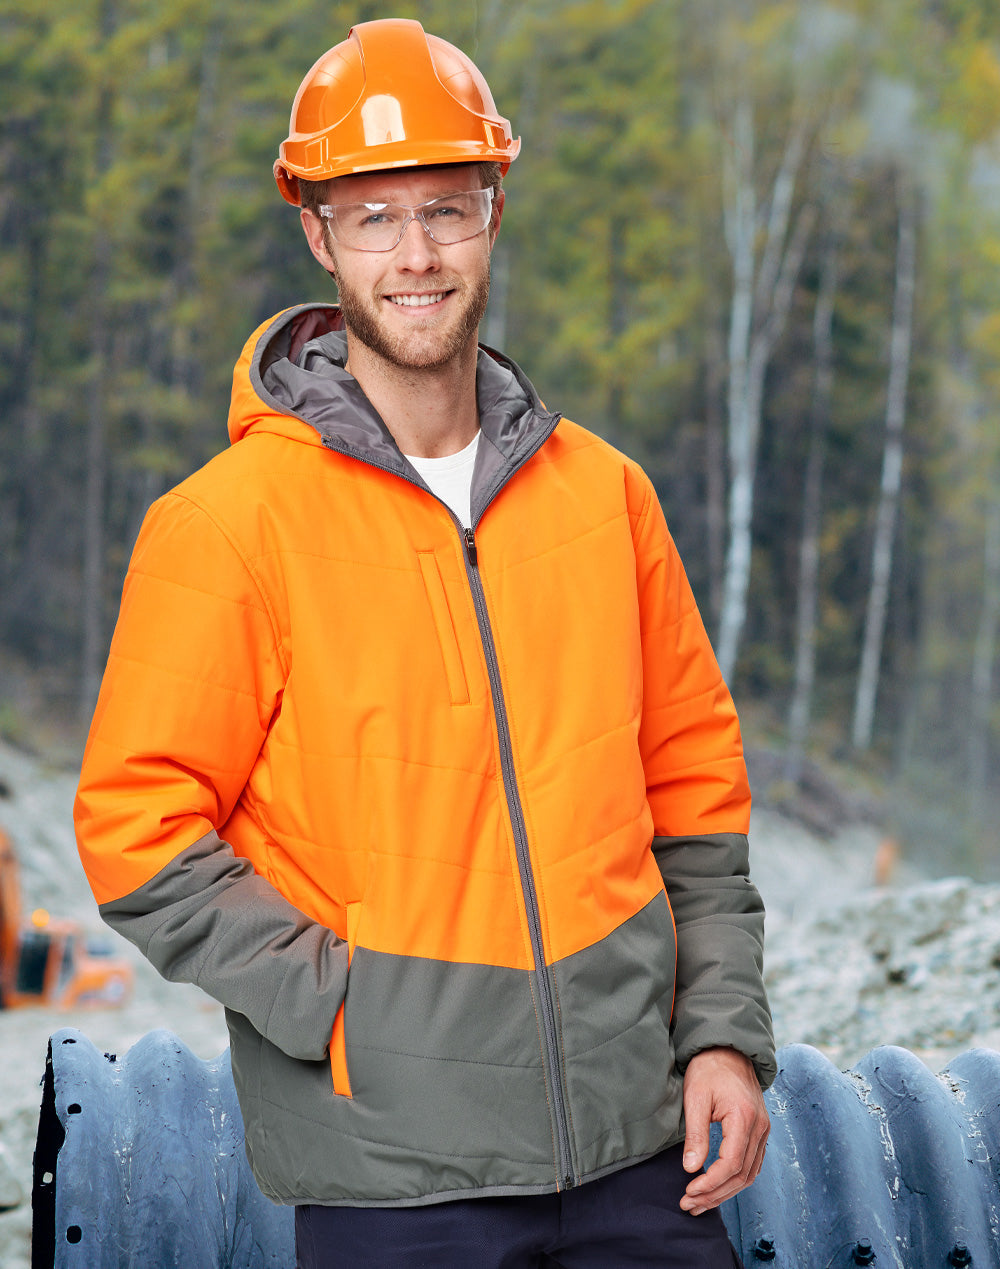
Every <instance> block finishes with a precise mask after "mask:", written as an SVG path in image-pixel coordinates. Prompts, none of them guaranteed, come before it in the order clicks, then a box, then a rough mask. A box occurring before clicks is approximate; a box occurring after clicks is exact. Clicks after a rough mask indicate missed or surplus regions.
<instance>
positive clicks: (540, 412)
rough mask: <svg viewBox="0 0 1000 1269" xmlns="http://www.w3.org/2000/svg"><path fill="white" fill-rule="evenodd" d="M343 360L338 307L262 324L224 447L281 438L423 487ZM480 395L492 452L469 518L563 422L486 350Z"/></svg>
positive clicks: (481, 460) (236, 392)
mask: <svg viewBox="0 0 1000 1269" xmlns="http://www.w3.org/2000/svg"><path fill="white" fill-rule="evenodd" d="M346 360H347V335H346V332H345V330H344V320H343V317H342V315H341V311H340V308H339V307H338V306H337V305H332V304H302V305H299V306H298V307H296V308H291V309H286V310H285V311H284V312H281V313H279V314H277V316H275V317H273V318H271V319H270V320H269V321H267V322H265V323H264V324H263V325H262V326H260V327H258V329H257V330H256V331H254V333H253V334H252V335H251V336H250V338H249V340H247V343H246V345H245V346H244V349H243V354H242V356H241V357H240V360H239V362H238V363H237V365H236V371H235V374H234V378H233V396H232V403H231V406H230V411H229V439H230V441H231V442H232V443H233V444H235V443H236V442H238V441H239V440H241V439H242V438H243V437H244V436H246V435H248V434H249V433H251V432H256V431H267V432H279V433H280V434H282V435H286V436H289V437H291V438H293V439H295V440H300V441H304V442H306V443H309V444H320V445H323V446H324V447H325V448H327V449H332V450H335V451H337V452H338V453H341V454H345V455H347V456H349V457H352V458H357V459H360V460H361V461H363V462H368V463H371V464H374V465H375V466H377V467H381V468H383V469H385V470H387V471H394V472H397V473H398V474H399V475H401V476H404V477H405V478H406V479H408V480H416V481H417V482H418V483H420V484H423V481H422V480H420V477H419V476H417V474H416V471H415V469H414V468H413V467H412V466H411V465H410V464H409V463H408V462H407V461H406V459H405V458H404V457H403V455H402V454H401V453H400V450H399V447H398V446H397V445H396V442H395V441H394V440H393V438H392V435H391V433H390V432H389V429H388V428H387V427H386V425H385V423H384V422H383V421H382V419H381V417H380V416H379V414H378V412H377V411H376V409H375V408H374V406H373V405H372V404H371V402H370V401H369V400H368V398H367V397H366V396H365V394H364V392H363V391H362V390H361V387H360V385H359V384H358V382H357V380H356V379H355V378H354V376H353V375H351V374H349V373H348V372H347V371H346V370H345V369H344V363H345V362H346ZM476 392H477V396H478V401H479V421H480V428H481V431H482V434H483V436H484V437H486V438H487V439H488V440H489V441H490V442H491V444H490V445H488V446H481V447H480V455H479V457H478V460H477V467H476V472H475V476H474V481H473V509H474V511H475V509H476V505H477V504H478V505H479V509H480V510H481V509H482V508H483V507H484V506H485V505H486V503H487V502H488V501H489V499H490V498H491V497H492V496H493V493H495V492H496V489H497V488H499V487H500V485H501V484H502V483H503V482H504V481H505V480H506V479H507V477H508V476H509V475H510V473H511V472H512V471H513V470H514V469H515V468H517V467H519V466H520V465H521V464H522V463H524V462H526V461H527V459H528V458H530V457H531V455H532V454H534V453H535V452H536V451H537V450H538V449H539V448H540V446H541V445H542V444H544V442H545V441H546V440H547V439H548V437H549V436H550V435H551V434H552V432H553V430H554V429H555V427H556V425H557V424H558V422H559V419H560V417H561V415H559V414H556V413H553V412H551V411H549V410H546V409H545V407H544V406H543V405H542V403H541V401H540V400H539V397H538V394H537V393H536V392H535V389H534V387H533V386H532V384H531V382H530V381H529V380H528V378H527V376H526V375H525V374H524V373H523V371H521V369H520V368H519V367H518V366H517V365H515V363H514V362H513V361H510V360H509V359H508V358H506V357H504V356H503V355H502V354H501V353H497V352H495V351H493V350H492V349H488V348H486V347H484V346H482V345H481V346H480V349H479V360H478V364H477V368H476Z"/></svg>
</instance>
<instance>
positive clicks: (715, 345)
mask: <svg viewBox="0 0 1000 1269" xmlns="http://www.w3.org/2000/svg"><path fill="white" fill-rule="evenodd" d="M711 308H712V311H710V312H709V315H708V321H707V323H706V333H705V537H706V544H707V551H708V611H709V616H710V618H711V620H712V624H713V625H717V624H718V621H719V618H720V617H721V615H722V569H723V562H724V558H725V550H726V428H725V421H724V418H723V416H724V413H725V410H724V405H723V399H724V398H723V393H724V384H725V374H726V370H725V360H726V358H725V347H724V345H723V341H722V335H721V332H720V330H719V324H718V322H717V321H716V320H715V316H716V315H715V313H714V305H713V306H711Z"/></svg>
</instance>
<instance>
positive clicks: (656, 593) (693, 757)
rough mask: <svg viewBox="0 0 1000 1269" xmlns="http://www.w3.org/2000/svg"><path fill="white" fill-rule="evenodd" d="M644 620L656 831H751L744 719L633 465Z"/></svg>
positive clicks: (651, 496)
mask: <svg viewBox="0 0 1000 1269" xmlns="http://www.w3.org/2000/svg"><path fill="white" fill-rule="evenodd" d="M631 476H632V479H633V480H634V482H635V483H634V484H633V485H632V487H631V489H630V491H629V492H630V496H631V497H630V500H631V503H632V505H633V506H634V507H635V510H634V512H633V537H634V541H635V552H636V581H637V589H638V596H639V609H640V622H641V628H642V657H643V706H642V724H641V727H640V732H639V744H640V749H641V752H642V759H643V765H644V767H645V771H646V787H647V797H648V799H649V804H650V807H651V809H652V812H653V822H654V825H655V831H656V833H657V834H664V835H669V836H679V835H687V834H699V833H720V832H729V833H746V831H747V829H748V827H749V820H750V787H749V784H748V782H747V774H746V766H745V764H744V760H743V745H742V740H741V737H740V728H739V721H738V719H737V716H736V709H735V707H734V705H733V701H732V697H731V696H730V694H729V689H728V688H727V687H726V685H725V683H724V682H723V680H722V675H721V673H720V671H719V666H718V662H717V661H716V659H715V653H714V652H713V650H712V645H711V643H710V641H709V638H708V635H707V633H706V631H705V627H704V624H703V622H702V619H701V614H700V613H699V611H698V607H697V605H696V603H695V599H694V595H693V594H692V592H691V587H690V585H689V583H688V579H687V575H686V573H685V572H684V566H683V564H682V563H681V559H680V556H679V555H678V553H677V548H676V547H675V545H674V542H673V539H672V538H671V536H670V533H669V531H668V529H667V524H666V521H665V519H664V516H663V511H662V509H661V507H660V504H659V501H658V499H657V497H656V494H655V492H654V490H653V487H652V485H651V484H650V482H649V480H648V479H647V478H646V477H645V475H643V474H642V473H641V472H639V471H638V469H635V468H632V469H631Z"/></svg>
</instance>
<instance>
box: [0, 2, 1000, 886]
mask: <svg viewBox="0 0 1000 1269" xmlns="http://www.w3.org/2000/svg"><path fill="white" fill-rule="evenodd" d="M388 14H392V15H398V16H415V18H419V19H420V20H421V22H423V23H424V24H425V27H426V28H428V29H430V30H433V32H435V33H439V34H443V36H445V37H447V38H448V39H451V41H452V42H454V43H457V44H459V46H461V47H462V48H463V49H466V51H467V52H468V53H470V55H471V56H472V57H473V58H475V60H476V61H477V63H478V65H480V67H481V69H482V70H484V72H485V74H486V76H487V79H489V80H490V82H491V85H492V89H494V94H495V96H496V100H497V104H499V108H500V110H501V113H504V114H506V115H509V117H510V118H511V121H513V124H514V132H515V135H516V133H520V136H522V137H523V150H522V156H520V157H519V159H518V161H516V162H515V164H514V166H513V168H511V170H510V174H509V176H508V180H506V188H508V204H506V213H505V220H504V231H503V235H501V237H500V242H499V246H497V250H496V254H495V265H494V289H492V298H491V305H490V311H489V315H487V320H486V324H485V329H484V331H482V335H484V340H485V343H487V344H491V345H494V346H500V348H503V349H504V350H505V352H506V353H508V354H510V355H511V357H514V359H515V360H518V362H520V363H522V364H523V365H524V368H525V369H527V371H528V373H529V374H530V377H532V378H533V379H534V382H536V385H537V387H538V390H539V392H541V393H542V396H543V398H544V400H546V402H547V404H548V405H549V406H551V407H555V409H560V410H562V411H563V412H565V414H566V415H569V416H570V418H574V419H575V420H577V421H580V423H582V424H585V425H586V426H590V428H593V429H595V430H596V431H599V433H602V434H603V435H605V437H607V438H609V439H610V440H612V442H613V443H614V444H617V445H619V447H621V448H623V449H626V450H627V452H628V453H631V454H632V456H635V457H636V458H638V459H640V461H641V462H642V463H643V464H645V466H646V468H647V470H648V471H650V473H651V475H652V477H654V480H655V482H656V486H657V490H659V492H660V496H661V500H662V503H664V506H665V510H666V515H668V520H669V523H670V525H671V528H673V532H674V536H675V538H676V541H678V544H679V547H680V551H681V555H683V557H684V560H685V562H687V567H688V571H689V574H690V577H692V582H693V585H694V589H695V594H697V596H698V599H699V604H701V607H702V612H703V614H704V618H706V623H707V626H708V628H709V632H711V635H712V638H713V642H714V645H716V648H717V652H718V656H720V661H721V662H722V666H723V670H725V673H726V674H727V676H728V679H730V681H731V684H732V688H734V694H735V697H736V700H737V706H739V707H740V711H741V714H742V718H744V726H745V731H746V737H747V745H749V749H750V753H751V770H753V777H754V786H755V793H756V796H758V799H759V802H760V803H763V805H774V806H777V807H779V808H780V807H784V808H786V810H791V811H792V812H794V813H799V815H805V816H807V817H811V819H819V820H820V821H822V822H819V824H817V825H816V827H826V829H829V827H831V824H830V820H831V816H832V817H834V819H836V817H839V816H844V815H846V813H860V815H863V816H865V817H867V819H868V820H871V821H877V822H878V826H879V830H881V831H882V832H883V835H885V838H886V839H887V840H891V841H892V844H893V849H895V850H897V851H901V853H902V855H904V857H905V858H910V859H912V860H915V862H919V864H920V865H921V868H924V869H928V871H930V872H931V873H940V872H954V871H961V872H963V873H967V874H970V876H973V877H978V878H984V879H989V878H996V877H997V872H999V871H1000V863H997V851H996V849H995V846H996V830H995V825H996V821H997V810H999V807H997V799H999V797H1000V783H999V782H997V774H996V758H997V746H999V745H1000V712H999V711H997V704H996V694H995V688H994V666H995V661H996V643H997V621H999V618H1000V476H999V473H1000V428H999V426H997V418H999V414H997V411H999V409H1000V292H999V291H997V278H1000V25H999V22H1000V19H997V11H996V6H995V4H992V3H991V0H871V3H868V0H857V3H852V0H836V3H826V4H819V3H805V0H802V3H773V4H772V3H753V4H750V3H742V0H600V3H596V0H594V3H591V0H579V3H566V0H523V3H522V0H504V3H503V4H501V3H499V0H481V3H478V4H462V5H458V4H454V3H438V0H426V3H418V4H412V3H410V4H407V3H398V4H396V5H395V6H392V8H387V6H386V5H385V4H372V3H365V0H357V3H354V4H350V5H348V4H341V3H330V0H324V3H322V4H319V3H311V0H296V3H283V0H266V3H264V0H239V3H236V0H157V3H156V4H152V3H148V0H145V3H143V0H84V3H81V4H79V5H74V6H71V9H70V8H69V6H66V5H65V4H61V3H57V0H33V3H32V4H30V5H25V4H23V3H11V0H0V36H1V37H3V38H0V102H1V103H3V104H1V107H0V110H1V113H3V121H4V126H3V138H1V140H0V164H1V165H3V174H4V179H3V183H0V404H1V409H0V736H1V737H6V739H8V740H9V741H13V742H15V744H19V745H22V746H28V747H34V749H37V750H41V751H43V753H49V754H56V753H57V754H60V755H61V758H62V759H63V760H69V761H74V759H75V755H76V754H79V747H80V744H81V741H82V736H84V735H85V726H86V722H88V720H89V716H90V712H91V709H93V703H94V698H95V693H96V687H98V683H99V678H100V673H102V669H103V664H104V659H105V654H107V647H108V642H109V638H110V632H112V628H113V623H114V615H115V612H117V604H118V598H119V591H121V582H122V577H123V571H124V567H126V563H127V560H128V555H129V549H131V544H132V541H133V538H135V534H136V530H137V527H138V524H140V520H141V518H142V515H143V513H145V510H146V508H147V506H148V504H150V503H151V500H152V499H155V497H156V496H157V495H159V494H161V492H162V491H165V490H166V489H168V487H170V486H171V485H173V483H175V482H176V481H179V480H181V478H183V477H184V476H185V475H187V473H188V472H189V471H192V470H193V468H194V467H195V466H198V464H199V463H201V462H203V461H204V459H206V458H207V457H209V456H211V454H212V453H214V452H216V450H217V449H218V448H221V447H222V445H225V444H226V430H225V429H226V412H227V400H228V386H230V376H231V369H232V364H234V362H235V359H236V357H237V355H239V352H240V348H241V345H242V343H244V340H245V339H246V336H247V335H249V332H250V331H251V330H253V329H254V326H255V325H256V324H258V322H260V321H263V320H265V319H266V317H268V316H270V315H272V313H273V312H275V311H277V310H279V308H282V307H284V306H287V305H292V303H297V302H299V301H303V299H319V298H324V297H327V296H331V291H330V287H331V284H330V282H329V279H327V278H326V275H325V274H322V273H321V272H320V270H319V266H317V265H316V264H315V261H313V260H312V259H311V256H310V255H308V254H307V251H306V250H305V245H303V242H302V239H301V233H299V230H298V226H297V223H296V213H294V211H293V209H291V208H289V207H287V206H286V204H284V203H283V202H282V199H280V198H279V197H278V194H277V190H275V188H274V185H273V181H272V176H270V165H272V162H273V159H274V156H275V152H277V146H278V142H279V141H280V140H282V138H283V137H284V133H286V124H287V119H288V112H289V107H291V100H292V96H293V94H294V90H296V88H297V85H298V82H299V80H301V77H302V75H303V74H305V71H306V70H307V69H308V66H310V65H311V63H312V61H313V60H315V58H316V57H317V56H319V55H320V53H321V52H322V51H324V49H325V48H327V47H329V46H331V44H334V43H336V42H338V41H340V39H341V38H344V37H345V34H346V30H348V28H349V27H350V24H352V23H353V22H358V20H367V19H371V18H376V16H386V15H388ZM331 297H332V296H331ZM832 789H836V792H838V794H839V797H831V796H830V794H831V791H832ZM843 797H846V799H848V801H846V803H845V802H844V801H843Z"/></svg>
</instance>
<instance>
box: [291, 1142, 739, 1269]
mask: <svg viewBox="0 0 1000 1269" xmlns="http://www.w3.org/2000/svg"><path fill="white" fill-rule="evenodd" d="M690 1179H691V1178H690V1176H689V1175H688V1174H687V1173H686V1172H685V1171H684V1169H683V1168H682V1166H681V1147H680V1146H676V1147H674V1148H672V1149H670V1150H665V1151H663V1152H662V1153H661V1154H658V1155H656V1156H655V1157H654V1158H652V1159H648V1160H646V1162H644V1163H637V1164H633V1165H632V1166H631V1167H628V1168H624V1169H622V1170H621V1171H620V1172H613V1173H611V1175H610V1176H605V1177H602V1178H601V1179H600V1180H597V1181H589V1182H588V1183H587V1184H586V1185H581V1186H579V1187H577V1188H576V1189H572V1190H566V1191H564V1192H563V1193H562V1194H538V1195H530V1196H528V1197H526V1198H476V1199H458V1200H456V1201H455V1202H452V1203H434V1204H431V1205H429V1206H427V1207H390V1208H385V1207H368V1208H364V1207H321V1206H318V1205H316V1206H314V1205H309V1206H305V1207H298V1208H296V1210H295V1243H296V1250H297V1253H298V1260H297V1266H298V1269H632V1267H633V1266H636V1267H638V1266H644V1267H646V1269H739V1266H740V1261H739V1259H738V1257H737V1256H736V1253H735V1252H734V1251H733V1249H732V1247H731V1246H730V1243H729V1239H728V1237H727V1236H726V1230H725V1226H724V1225H723V1223H722V1218H721V1216H720V1215H719V1213H718V1212H717V1211H708V1212H705V1213H704V1214H703V1215H701V1216H691V1215H690V1214H689V1213H687V1212H683V1211H681V1209H680V1207H679V1206H678V1204H679V1202H680V1199H681V1196H682V1194H683V1193H684V1190H685V1187H686V1186H687V1183H688V1181H689V1180H690Z"/></svg>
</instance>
